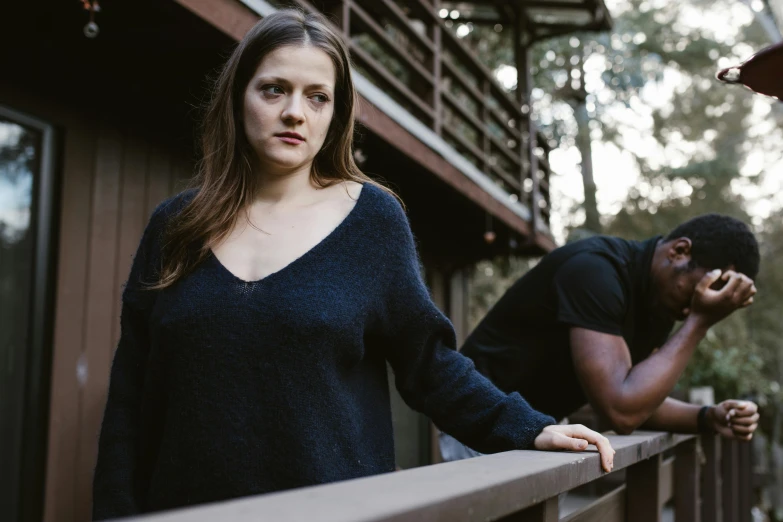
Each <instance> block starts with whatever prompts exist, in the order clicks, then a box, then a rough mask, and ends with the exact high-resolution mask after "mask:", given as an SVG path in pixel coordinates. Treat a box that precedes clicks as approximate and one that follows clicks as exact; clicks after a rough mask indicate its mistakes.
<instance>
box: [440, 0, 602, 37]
mask: <svg viewBox="0 0 783 522" xmlns="http://www.w3.org/2000/svg"><path fill="white" fill-rule="evenodd" d="M440 5H441V17H442V18H447V17H448V18H450V19H452V20H454V21H455V22H465V23H467V22H470V23H473V24H492V25H494V24H506V23H509V22H510V21H512V20H514V18H515V16H516V13H517V12H520V13H521V14H522V15H523V16H524V18H525V20H526V22H527V23H526V25H527V27H528V30H529V31H530V32H531V33H532V35H531V36H532V40H533V41H535V40H542V39H545V38H552V37H555V36H561V35H564V34H569V33H574V32H577V31H608V30H610V29H611V28H612V17H611V16H610V14H609V10H608V9H607V8H606V4H604V2H603V0H473V1H453V2H449V1H443V2H441V4H440Z"/></svg>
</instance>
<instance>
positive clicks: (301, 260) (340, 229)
mask: <svg viewBox="0 0 783 522" xmlns="http://www.w3.org/2000/svg"><path fill="white" fill-rule="evenodd" d="M368 185H369V183H363V184H362V189H361V191H359V197H358V198H357V199H356V203H354V205H353V208H352V209H351V211H350V212H348V214H347V215H346V216H345V217H344V218H343V219H342V221H340V223H338V224H337V226H336V227H335V228H334V229H332V231H331V232H329V233H328V234H327V235H326V236H324V238H323V239H321V240H320V241H319V242H318V243H316V244H315V245H313V246H312V247H310V249H308V250H307V251H305V252H304V253H303V254H302V255H301V256H299V257H297V258H295V259H293V260H292V261H290V262H289V263H288V264H286V265H284V266H283V267H282V268H280V269H279V270H276V271H274V272H272V273H270V274H267V275H265V276H264V277H262V278H260V279H254V280H247V279H242V278H241V277H239V276H238V275H236V274H234V272H232V271H231V270H229V269H228V267H226V266H225V265H224V264H223V262H222V261H220V259H218V257H217V256H216V255H215V252H214V251H213V250H212V249H211V248H210V249H209V256H210V257H211V258H212V260H213V261H214V262H215V264H216V265H217V267H218V269H219V270H220V271H221V272H223V273H224V274H225V275H227V276H228V277H229V278H231V279H233V280H234V281H235V282H237V283H241V284H244V285H257V284H261V283H265V282H267V281H269V280H270V279H272V278H275V277H279V276H280V275H282V274H283V273H284V272H288V271H290V270H293V269H294V268H295V267H296V266H297V265H300V264H302V263H305V262H306V261H307V260H308V259H310V258H311V257H314V256H315V255H316V254H317V253H318V252H319V251H320V250H322V249H324V248H326V246H327V245H328V244H329V243H331V242H332V241H334V240H335V239H336V238H337V236H338V235H340V234H342V232H343V230H345V228H346V227H347V226H348V224H349V223H350V221H352V220H354V219H355V217H356V214H357V213H358V211H359V210H360V206H361V205H363V203H364V200H365V199H367V198H366V193H367V192H368V190H367V189H368Z"/></svg>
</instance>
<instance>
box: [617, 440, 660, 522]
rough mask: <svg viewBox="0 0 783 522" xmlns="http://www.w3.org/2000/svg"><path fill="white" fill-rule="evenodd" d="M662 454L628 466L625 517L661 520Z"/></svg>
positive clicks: (651, 521) (636, 520)
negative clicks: (659, 496) (659, 491)
mask: <svg viewBox="0 0 783 522" xmlns="http://www.w3.org/2000/svg"><path fill="white" fill-rule="evenodd" d="M660 478H661V455H660V454H658V455H655V456H653V457H650V458H649V459H647V460H643V461H641V462H639V463H638V464H634V465H633V466H631V467H630V468H628V475H627V479H626V481H627V488H626V504H625V506H626V511H625V513H626V514H625V519H626V520H633V521H634V522H659V521H660V520H661V512H662V509H661V503H660V501H659V500H658V489H659V487H660Z"/></svg>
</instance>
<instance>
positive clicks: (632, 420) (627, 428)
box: [598, 410, 649, 435]
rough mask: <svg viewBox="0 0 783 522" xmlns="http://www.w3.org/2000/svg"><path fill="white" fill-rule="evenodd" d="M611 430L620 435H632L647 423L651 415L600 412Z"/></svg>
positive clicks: (612, 411)
mask: <svg viewBox="0 0 783 522" xmlns="http://www.w3.org/2000/svg"><path fill="white" fill-rule="evenodd" d="M598 414H599V416H600V417H602V418H603V419H604V420H605V421H606V422H607V424H608V425H609V428H610V429H611V430H612V431H614V432H615V433H617V434H618V435H630V434H631V433H633V432H634V431H635V430H637V429H639V428H640V427H641V426H642V424H644V423H645V421H646V420H647V418H648V417H649V415H643V414H639V413H624V412H620V411H616V410H611V411H608V412H600V411H599V412H598Z"/></svg>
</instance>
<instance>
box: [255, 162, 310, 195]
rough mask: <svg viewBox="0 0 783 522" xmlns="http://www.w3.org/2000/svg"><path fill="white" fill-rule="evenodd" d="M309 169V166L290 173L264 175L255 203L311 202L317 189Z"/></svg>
mask: <svg viewBox="0 0 783 522" xmlns="http://www.w3.org/2000/svg"><path fill="white" fill-rule="evenodd" d="M310 169H311V166H310V165H308V166H306V167H303V168H300V169H297V170H292V171H290V172H282V173H273V174H272V173H268V174H265V175H264V176H263V178H262V180H261V184H260V187H259V189H258V193H257V194H256V197H255V201H256V202H257V203H265V204H279V203H286V204H297V203H300V202H306V201H309V200H311V199H312V197H313V194H314V193H315V192H316V191H317V190H318V189H319V187H318V186H317V185H315V184H314V183H313V181H312V179H311V176H310ZM267 172H268V171H267Z"/></svg>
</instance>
